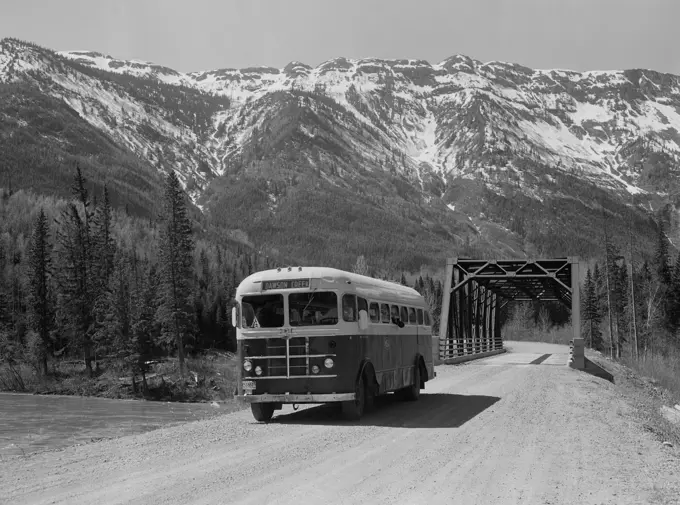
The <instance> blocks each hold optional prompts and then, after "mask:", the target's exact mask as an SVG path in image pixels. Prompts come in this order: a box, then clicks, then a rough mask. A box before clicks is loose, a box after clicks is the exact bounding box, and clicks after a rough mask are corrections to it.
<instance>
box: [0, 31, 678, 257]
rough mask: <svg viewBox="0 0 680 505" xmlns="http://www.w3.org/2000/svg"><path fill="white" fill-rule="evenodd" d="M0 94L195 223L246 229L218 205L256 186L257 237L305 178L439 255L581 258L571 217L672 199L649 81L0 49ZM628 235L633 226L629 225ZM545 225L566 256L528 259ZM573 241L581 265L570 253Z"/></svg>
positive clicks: (650, 74) (671, 166)
mask: <svg viewBox="0 0 680 505" xmlns="http://www.w3.org/2000/svg"><path fill="white" fill-rule="evenodd" d="M0 82H3V83H30V84H32V85H34V86H35V87H36V88H37V89H39V90H40V92H41V93H44V94H46V95H48V96H50V97H52V98H54V99H57V100H59V101H61V102H63V103H65V104H67V105H68V107H70V108H71V109H73V110H74V111H76V112H77V113H78V114H79V116H80V118H82V120H83V121H85V122H87V123H88V124H89V126H91V127H92V128H95V129H96V130H98V131H99V132H101V133H103V134H105V135H106V136H107V137H109V138H110V139H112V140H113V141H114V142H115V143H116V144H117V145H119V146H121V147H123V148H125V149H128V150H130V151H131V152H132V153H134V154H135V155H136V156H137V157H139V158H140V159H141V160H143V161H145V162H146V163H148V164H150V165H151V166H154V167H158V168H159V169H162V168H174V169H175V170H176V171H177V172H178V173H179V174H180V176H181V180H182V181H183V183H184V184H185V187H186V188H187V190H188V192H189V194H190V195H191V197H192V199H193V200H194V201H195V202H196V203H197V204H198V205H199V206H201V207H203V208H204V209H213V210H214V209H215V206H219V208H225V207H228V208H230V209H232V210H233V213H232V214H233V215H237V216H239V218H238V219H240V220H246V221H248V214H241V213H240V211H239V210H238V209H236V208H232V207H233V205H232V204H231V203H229V202H234V201H238V195H237V194H236V193H238V192H241V193H243V191H242V187H241V185H242V184H245V182H244V181H245V180H261V181H264V183H263V184H260V185H257V184H255V186H253V187H257V188H258V189H256V190H255V189H253V190H252V192H250V193H249V192H248V191H246V192H245V193H247V194H249V195H250V197H249V198H250V199H249V200H248V202H247V203H248V204H249V209H250V210H249V211H248V212H250V213H251V214H252V213H253V212H254V213H256V214H257V215H258V216H259V217H258V218H257V219H262V220H264V221H265V222H267V223H269V225H272V223H274V222H275V221H276V220H277V219H280V215H283V214H285V212H286V210H285V208H284V207H285V206H286V205H289V206H290V205H293V204H292V203H291V202H292V201H293V200H295V198H296V196H295V191H291V188H296V187H297V186H298V185H300V184H303V183H304V184H308V180H309V178H312V179H313V180H314V181H316V182H314V183H313V184H312V186H314V185H316V186H315V187H317V190H319V191H325V189H323V188H326V187H329V188H335V189H334V191H335V190H337V191H347V192H348V194H351V195H352V197H356V198H360V199H361V201H363V202H370V204H371V205H373V206H376V208H380V209H381V211H382V212H387V213H388V214H391V215H399V216H400V217H401V218H402V219H405V220H408V221H410V222H412V223H413V224H416V225H418V226H420V227H421V228H422V229H426V230H427V231H428V233H430V234H434V235H437V234H439V236H440V238H441V240H443V241H447V242H448V243H449V244H450V243H452V242H453V243H456V244H458V245H459V246H462V245H466V246H469V244H471V243H478V244H480V246H483V247H486V246H489V245H493V247H492V249H493V250H494V251H495V252H496V253H503V254H512V255H521V254H527V253H529V254H530V253H550V254H554V253H555V252H556V251H559V250H562V249H564V248H566V249H569V250H570V251H572V252H573V253H579V254H586V253H587V251H589V250H592V249H593V248H594V247H595V246H596V245H597V242H598V239H597V237H588V234H587V233H586V234H583V236H581V234H580V233H577V232H574V231H573V226H578V225H579V219H575V216H574V213H576V214H578V215H579V216H581V217H582V218H583V223H587V222H588V221H592V216H590V217H588V216H589V215H590V214H591V213H592V214H593V215H597V214H596V213H597V212H599V210H598V209H599V206H600V205H605V206H606V207H607V208H608V210H609V211H610V212H611V213H612V214H614V215H617V214H619V217H620V216H621V215H622V213H623V212H625V205H626V204H627V203H628V202H629V199H630V195H631V194H634V195H636V198H637V202H638V204H644V205H645V206H648V205H652V204H653V205H657V206H658V203H659V197H660V196H663V195H664V194H665V193H666V192H673V191H675V189H676V187H677V175H676V170H677V168H676V167H677V166H678V156H679V155H680V78H678V76H674V75H669V74H661V73H658V72H654V71H651V70H625V71H592V72H582V73H579V72H573V71H569V70H533V69H530V68H526V67H523V66H521V65H517V64H510V63H502V62H488V63H482V62H480V61H477V60H474V59H471V58H468V57H466V56H460V55H458V56H453V57H451V58H448V59H446V60H444V61H442V62H439V63H437V64H430V63H428V62H426V61H423V60H381V59H375V58H367V59H361V60H348V59H344V58H336V59H333V60H330V61H327V62H325V63H322V64H321V65H318V66H317V67H314V68H312V67H310V66H308V65H306V64H304V63H299V62H292V63H290V64H288V65H287V66H285V67H284V68H282V69H276V68H269V67H252V68H246V69H222V70H211V71H204V72H191V73H181V72H177V71H174V70H172V69H169V68H166V67H163V66H160V65H155V64H153V63H149V62H142V61H123V60H118V59H115V58H113V57H110V56H107V55H103V54H100V53H96V52H87V51H71V52H61V53H54V52H52V51H49V50H45V49H43V48H39V47H37V46H34V45H31V44H27V43H24V42H20V41H16V40H13V39H4V40H3V41H1V42H0ZM5 115H6V116H7V115H8V113H7V112H5ZM226 181H230V182H229V183H228V184H227V182H226ZM258 184H259V183H258ZM243 187H250V186H248V185H247V184H245V186H243ZM319 188H321V189H319ZM225 194H226V195H229V199H228V200H229V202H227V201H225V196H224V195H225ZM255 194H258V195H261V198H259V197H258V198H254V197H253V195H255ZM541 209H543V211H541ZM574 209H577V210H574ZM520 211H521V212H520ZM234 219H236V218H234ZM241 222H242V226H241V227H242V228H243V229H248V227H249V225H248V224H246V223H245V222H243V221H241ZM637 224H638V226H640V227H643V228H644V226H648V225H649V223H648V222H647V221H646V217H645V216H644V215H643V214H642V213H641V212H638V217H637ZM251 225H252V223H251ZM561 225H566V226H568V227H570V228H572V232H570V237H571V239H568V240H566V242H565V244H566V245H564V246H555V247H552V246H551V247H548V248H546V247H544V246H540V245H539V244H537V241H540V240H539V239H540V237H553V238H552V239H550V240H555V241H557V242H558V243H560V242H561V239H558V237H559V236H560V235H561V234H562V235H564V232H563V231H562V230H560V226H561ZM230 226H234V223H233V222H232V223H230ZM584 226H585V224H584ZM591 226H592V224H591ZM251 227H252V226H251ZM575 234H576V235H579V236H580V238H582V239H583V240H585V241H586V242H587V243H590V244H591V246H592V247H590V246H583V247H580V246H574V245H573V238H574V236H575ZM499 237H503V238H502V239H501V238H499ZM570 244H571V245H570ZM442 247H443V246H442ZM560 247H562V249H560ZM565 254H566V251H565Z"/></svg>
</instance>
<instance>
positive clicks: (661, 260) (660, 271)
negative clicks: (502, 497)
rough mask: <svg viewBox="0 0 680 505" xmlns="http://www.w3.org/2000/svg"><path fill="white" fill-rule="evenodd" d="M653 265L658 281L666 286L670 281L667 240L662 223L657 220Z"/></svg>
mask: <svg viewBox="0 0 680 505" xmlns="http://www.w3.org/2000/svg"><path fill="white" fill-rule="evenodd" d="M654 264H655V267H656V273H657V275H658V276H659V280H660V281H661V282H662V283H663V284H665V285H666V286H668V285H669V284H670V281H671V275H670V268H669V266H668V238H667V237H666V232H665V231H664V226H663V221H662V220H659V223H658V234H657V241H656V250H655V251H654Z"/></svg>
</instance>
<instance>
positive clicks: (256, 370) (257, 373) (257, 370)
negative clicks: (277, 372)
mask: <svg viewBox="0 0 680 505" xmlns="http://www.w3.org/2000/svg"><path fill="white" fill-rule="evenodd" d="M255 375H262V367H261V366H256V367H255Z"/></svg>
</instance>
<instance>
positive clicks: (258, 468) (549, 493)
mask: <svg viewBox="0 0 680 505" xmlns="http://www.w3.org/2000/svg"><path fill="white" fill-rule="evenodd" d="M509 347H510V349H511V350H512V351H514V352H510V353H507V354H503V355H499V356H493V357H491V358H486V359H483V360H479V361H475V362H470V363H467V364H464V365H459V366H439V367H437V373H438V376H437V378H436V379H435V380H434V381H432V382H430V383H428V384H427V388H426V389H425V391H424V392H423V394H422V396H421V398H420V400H419V401H418V402H415V403H399V402H396V401H393V400H391V399H386V400H385V401H383V402H381V405H378V407H377V409H376V410H374V411H373V412H371V413H369V414H367V415H366V417H365V418H364V419H363V420H362V421H360V422H359V423H354V424H352V423H347V422H345V421H343V420H341V418H340V417H339V416H338V414H337V412H336V411H335V410H334V409H333V408H332V407H329V406H318V407H317V406H314V407H307V408H300V410H299V411H297V412H293V410H292V409H291V408H290V407H289V406H287V407H284V410H283V411H281V412H279V413H278V415H277V417H275V418H274V421H273V422H272V423H270V424H258V423H256V422H255V421H254V420H253V419H252V417H251V414H250V411H249V410H247V411H241V412H237V413H234V414H230V415H225V416H222V417H218V418H215V419H210V420H206V421H197V422H192V423H188V424H184V425H181V426H174V427H171V428H163V429H159V430H156V431H153V432H149V433H146V434H142V435H134V436H129V437H123V438H120V439H115V440H106V441H102V442H98V443H94V444H88V445H84V446H79V447H71V448H68V449H65V450H61V451H54V452H46V453H42V454H35V455H32V456H29V457H26V458H23V457H17V458H12V459H9V460H7V459H5V460H4V461H2V462H0V503H3V504H4V503H6V504H13V505H19V504H24V503H30V504H36V505H37V504H48V503H49V504H69V505H73V504H79V503H83V504H88V505H91V504H93V503H96V504H97V505H104V504H128V503H130V504H132V503H135V504H138V503H142V504H149V505H153V504H159V505H160V504H164V505H165V504H178V505H180V504H181V505H187V504H217V503H238V504H257V505H262V504H291V505H292V504H306V503H324V504H326V505H331V504H364V503H371V504H404V505H414V504H439V503H441V504H450V503H456V504H468V503H470V504H473V503H474V504H515V503H518V504H519V503H521V504H552V505H557V504H567V503H569V504H571V503H579V504H598V505H600V504H616V505H622V504H643V503H680V498H679V497H680V478H678V475H679V474H680V473H679V472H680V465H679V463H678V460H677V459H675V458H674V457H673V456H672V455H671V454H670V453H669V452H668V451H667V450H666V449H665V448H664V447H663V446H661V445H660V444H659V443H658V442H657V441H655V440H654V439H653V438H652V436H651V435H650V434H648V433H647V432H645V431H644V430H642V429H641V428H640V426H639V425H638V424H637V423H636V422H635V421H634V420H633V418H632V416H631V407H629V406H628V405H627V404H626V403H625V401H624V400H623V398H622V396H621V395H620V394H619V393H618V392H617V390H616V387H615V386H614V385H613V384H611V383H609V382H607V381H606V380H603V379H599V378H596V377H593V376H591V375H588V374H585V373H583V372H578V371H575V370H571V369H569V368H568V367H566V366H564V363H566V355H567V351H568V350H567V348H566V347H565V346H550V345H547V346H546V345H544V344H518V345H514V344H513V345H510V346H509ZM545 354H551V355H552V356H550V357H548V358H547V359H546V358H543V361H542V362H541V363H539V364H531V362H535V361H536V359H537V358H536V356H539V357H540V356H545ZM539 361H540V360H539ZM673 472H675V475H673ZM674 500H676V501H674Z"/></svg>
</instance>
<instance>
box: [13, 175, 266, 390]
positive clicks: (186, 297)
mask: <svg viewBox="0 0 680 505" xmlns="http://www.w3.org/2000/svg"><path fill="white" fill-rule="evenodd" d="M71 193H72V198H71V199H70V200H58V199H56V198H53V197H46V196H37V195H32V194H30V193H27V192H23V191H19V192H17V193H11V192H9V191H4V192H3V193H2V194H1V195H0V362H2V363H4V364H6V365H10V367H12V366H16V365H17V364H18V363H20V362H22V361H24V362H30V363H32V364H33V365H34V367H35V369H36V371H38V372H39V373H41V374H47V373H49V372H50V371H49V370H48V362H49V361H50V359H49V358H50V357H55V356H56V357H71V358H72V359H73V358H75V359H82V360H83V361H84V363H85V367H86V370H87V373H88V375H89V376H92V375H96V373H97V368H98V367H99V363H100V362H102V361H103V360H107V359H115V360H117V361H119V362H123V363H125V366H126V368H127V370H128V371H129V372H130V373H131V374H132V376H133V377H135V376H137V375H142V379H143V380H144V373H145V372H146V370H147V367H146V365H145V363H146V362H147V361H149V360H150V359H152V358H153V357H156V356H162V355H169V354H176V355H177V356H178V358H179V363H180V372H182V373H183V372H184V371H185V370H184V357H185V356H186V355H187V354H189V353H196V352H199V351H202V350H205V349H210V348H215V349H222V350H228V351H234V350H235V334H234V330H233V328H232V327H231V324H230V317H229V313H228V312H229V309H230V306H231V304H232V303H233V296H234V292H235V289H236V286H237V285H238V283H239V282H240V281H241V280H242V279H243V278H244V277H245V276H247V275H249V274H251V273H253V272H254V271H256V270H259V269H263V268H268V267H269V266H270V265H269V261H270V260H269V258H268V257H266V256H263V255H261V254H258V253H257V252H254V251H252V250H248V249H247V248H246V247H245V246H241V245H239V244H235V243H227V242H225V241H222V242H223V243H216V242H219V240H218V239H217V238H216V237H211V240H210V241H208V240H206V239H204V238H203V237H202V236H201V234H200V233H197V230H196V226H195V223H194V222H193V221H192V220H191V218H190V216H189V212H188V202H187V200H186V195H185V193H184V191H183V189H182V188H181V185H180V182H179V180H178V178H177V176H176V174H175V173H174V172H173V171H170V172H169V174H168V176H167V177H166V179H165V186H164V198H163V202H162V211H161V213H160V214H159V216H157V218H156V220H148V221H146V220H142V219H140V218H135V217H133V216H129V215H128V214H127V213H124V212H120V211H118V210H116V209H114V208H112V205H111V203H110V201H109V195H108V191H107V189H106V187H105V188H104V191H103V195H100V197H99V199H97V197H96V195H93V194H92V193H91V191H89V190H88V181H87V180H86V178H85V177H84V175H83V173H82V171H81V169H80V167H76V170H75V175H74V178H73V183H72V186H71ZM133 384H134V382H133Z"/></svg>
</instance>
